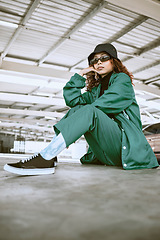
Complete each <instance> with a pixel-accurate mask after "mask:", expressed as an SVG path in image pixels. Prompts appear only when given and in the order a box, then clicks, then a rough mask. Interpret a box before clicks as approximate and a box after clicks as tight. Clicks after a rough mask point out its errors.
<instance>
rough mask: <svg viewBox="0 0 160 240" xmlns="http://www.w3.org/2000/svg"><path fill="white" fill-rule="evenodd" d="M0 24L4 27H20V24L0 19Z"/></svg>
mask: <svg viewBox="0 0 160 240" xmlns="http://www.w3.org/2000/svg"><path fill="white" fill-rule="evenodd" d="M0 25H1V26H4V27H10V28H18V24H15V23H10V22H5V21H0Z"/></svg>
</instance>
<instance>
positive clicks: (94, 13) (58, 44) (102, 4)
mask: <svg viewBox="0 0 160 240" xmlns="http://www.w3.org/2000/svg"><path fill="white" fill-rule="evenodd" d="M106 4H107V3H106V1H101V2H100V3H99V4H98V6H97V7H95V8H94V9H93V10H92V11H91V12H90V13H87V15H86V16H85V17H82V18H81V19H82V20H81V21H80V22H79V23H78V24H76V25H75V26H73V27H72V29H71V30H70V31H68V32H67V33H66V34H64V35H63V36H62V37H61V39H59V40H58V42H57V43H56V44H55V45H53V46H52V47H51V48H50V49H49V51H48V52H47V53H46V54H45V55H44V56H43V57H42V58H41V59H40V60H39V61H38V65H40V64H42V63H43V62H44V61H45V60H46V58H47V57H49V56H50V55H51V54H53V53H54V51H56V50H57V48H59V47H60V46H61V45H62V44H63V43H64V42H65V41H66V40H68V39H69V38H70V37H71V35H72V34H74V33H75V32H77V31H78V30H79V29H80V28H81V27H83V25H84V24H86V23H87V22H88V21H89V20H90V19H91V18H93V17H94V16H95V15H96V14H97V13H98V12H99V11H101V9H102V8H104V6H106Z"/></svg>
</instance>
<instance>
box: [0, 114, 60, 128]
mask: <svg viewBox="0 0 160 240" xmlns="http://www.w3.org/2000/svg"><path fill="white" fill-rule="evenodd" d="M0 121H1V122H16V123H27V124H32V125H40V126H53V125H54V124H56V123H57V121H56V120H53V119H50V120H48V119H45V118H43V119H35V118H34V119H27V118H18V117H17V118H16V114H15V116H14V117H1V116H0Z"/></svg>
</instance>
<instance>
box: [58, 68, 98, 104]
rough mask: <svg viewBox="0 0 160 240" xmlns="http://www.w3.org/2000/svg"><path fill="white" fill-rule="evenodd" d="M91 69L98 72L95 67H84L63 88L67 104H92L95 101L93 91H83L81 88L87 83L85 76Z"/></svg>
mask: <svg viewBox="0 0 160 240" xmlns="http://www.w3.org/2000/svg"><path fill="white" fill-rule="evenodd" d="M91 71H94V72H96V71H95V69H94V68H93V67H87V68H84V69H82V70H81V71H80V72H79V74H77V73H75V74H74V76H72V77H71V79H70V81H69V82H67V84H66V85H65V87H64V88H63V96H64V99H65V102H66V105H67V106H69V107H74V106H76V105H85V104H91V103H92V102H93V97H92V93H91V92H88V91H87V92H85V93H83V94H82V93H81V89H82V88H84V87H85V85H86V83H85V81H86V79H85V78H84V77H83V76H84V75H86V74H87V73H89V72H91Z"/></svg>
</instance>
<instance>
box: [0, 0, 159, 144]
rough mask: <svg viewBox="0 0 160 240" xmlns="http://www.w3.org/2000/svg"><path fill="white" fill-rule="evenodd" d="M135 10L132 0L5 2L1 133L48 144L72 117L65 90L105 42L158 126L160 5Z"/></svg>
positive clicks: (144, 0)
mask: <svg viewBox="0 0 160 240" xmlns="http://www.w3.org/2000/svg"><path fill="white" fill-rule="evenodd" d="M130 2H132V1H130ZM134 3H135V5H136V3H137V0H135V1H134ZM122 5H123V6H122ZM136 8H137V6H136ZM136 8H135V10H134V9H133V7H131V6H129V3H128V2H127V0H120V1H111V0H108V1H99V0H79V1H76V0H69V1H67V0H62V1H56V0H52V1H49V0H35V1H33V0H26V1H22V0H14V1H13V0H1V1H0V52H1V63H0V64H1V65H0V127H1V133H9V134H14V135H21V136H24V137H25V138H26V139H38V140H40V139H50V138H51V136H52V135H53V130H52V125H53V124H54V123H56V122H57V121H59V120H60V119H61V118H62V117H63V115H64V114H65V112H66V111H67V110H68V107H66V106H65V103H64V100H63V96H62V89H63V86H64V85H65V83H66V82H67V81H68V80H69V78H70V76H71V75H73V73H74V72H78V71H79V70H80V69H81V68H83V67H86V66H87V60H86V58H87V56H88V54H89V53H90V52H91V51H92V50H93V49H94V47H95V45H96V44H99V43H103V42H110V43H113V44H114V45H115V47H116V48H117V49H118V52H119V58H120V59H121V60H122V61H123V63H124V64H125V65H126V66H127V68H128V69H129V70H130V71H131V72H132V73H133V75H134V77H135V78H134V84H135V92H136V97H137V101H138V102H139V104H140V108H141V113H142V122H143V125H144V126H146V125H147V124H151V123H157V122H160V59H159V56H160V19H158V17H157V11H159V12H160V4H159V1H158V0H156V1H152V0H141V4H139V8H138V11H137V10H136ZM147 9H149V11H148V13H147ZM144 13H146V14H144Z"/></svg>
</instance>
